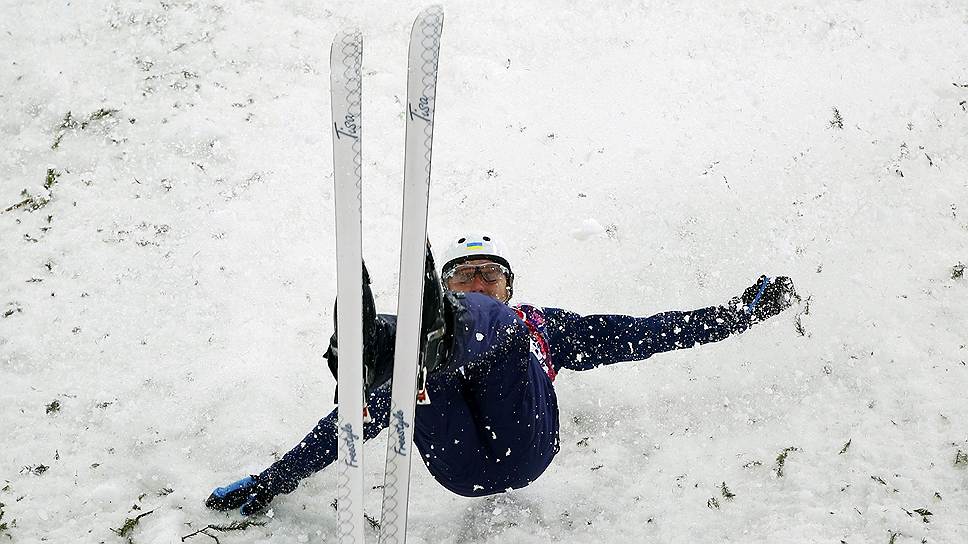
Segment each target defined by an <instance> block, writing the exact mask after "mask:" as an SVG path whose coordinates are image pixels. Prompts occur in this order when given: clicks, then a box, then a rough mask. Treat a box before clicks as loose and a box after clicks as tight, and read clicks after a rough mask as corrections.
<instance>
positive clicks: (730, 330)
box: [543, 276, 796, 370]
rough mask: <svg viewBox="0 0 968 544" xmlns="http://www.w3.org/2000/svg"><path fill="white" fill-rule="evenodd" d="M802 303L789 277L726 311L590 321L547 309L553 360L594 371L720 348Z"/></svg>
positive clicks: (765, 283) (762, 283)
mask: <svg viewBox="0 0 968 544" xmlns="http://www.w3.org/2000/svg"><path fill="white" fill-rule="evenodd" d="M794 298H796V292H795V291H794V289H793V282H792V281H790V279H789V278H786V277H782V276H781V277H778V278H775V279H774V280H770V279H769V278H767V277H766V276H761V277H760V278H759V279H758V280H757V282H756V283H755V284H754V285H752V286H751V287H749V288H747V289H746V291H745V292H744V293H743V295H742V296H741V297H736V298H734V299H732V300H731V301H730V302H729V303H727V304H725V305H721V306H710V307H708V308H701V309H698V310H693V311H688V312H663V313H660V314H656V315H653V316H650V317H631V316H626V315H587V316H581V315H578V314H576V313H573V312H568V311H565V310H560V309H556V308H545V309H544V310H543V313H544V315H545V317H546V319H547V329H546V330H547V334H548V337H549V338H548V341H549V347H550V349H551V358H552V361H553V363H554V365H555V368H556V369H560V368H568V369H571V370H588V369H591V368H595V367H597V366H601V365H607V364H612V363H617V362H620V361H638V360H642V359H647V358H649V357H651V356H652V355H654V354H656V353H662V352H665V351H671V350H674V349H682V348H691V347H693V346H696V345H699V344H706V343H709V342H718V341H719V340H723V339H725V338H727V337H729V336H731V335H733V334H738V333H741V332H743V331H745V330H746V329H748V328H749V327H750V325H752V324H753V323H756V322H758V321H761V320H763V319H767V318H769V317H771V316H773V315H776V314H777V313H779V312H781V311H783V310H784V309H786V308H787V307H789V306H790V304H792V301H793V299H794Z"/></svg>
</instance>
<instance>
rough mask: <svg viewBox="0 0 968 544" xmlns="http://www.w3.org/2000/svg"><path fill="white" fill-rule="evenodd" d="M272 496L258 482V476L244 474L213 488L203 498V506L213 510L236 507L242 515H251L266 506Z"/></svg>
mask: <svg viewBox="0 0 968 544" xmlns="http://www.w3.org/2000/svg"><path fill="white" fill-rule="evenodd" d="M274 496H275V495H273V494H272V492H271V491H269V489H268V488H267V487H266V486H265V485H263V484H262V483H261V482H259V478H258V476H246V477H245V478H242V479H241V480H239V481H237V482H233V483H231V484H229V485H227V486H225V487H217V488H215V491H212V494H211V495H209V496H208V499H206V500H205V506H207V507H209V508H211V509H213V510H232V509H234V508H238V509H239V513H241V514H242V515H243V516H251V515H252V514H257V513H259V512H261V511H263V510H265V509H266V508H268V507H269V503H270V502H272V497H274Z"/></svg>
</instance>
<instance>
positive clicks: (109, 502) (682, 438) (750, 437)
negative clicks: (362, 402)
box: [0, 0, 968, 544]
mask: <svg viewBox="0 0 968 544" xmlns="http://www.w3.org/2000/svg"><path fill="white" fill-rule="evenodd" d="M327 5H328V4H326V3H321V2H309V1H304V0H292V1H288V2H284V3H277V4H271V3H230V2H224V3H222V2H212V1H206V0H202V1H193V2H186V1H182V0H172V1H169V2H158V3H143V2H135V1H133V0H114V1H112V2H107V3H104V4H103V5H99V6H88V5H87V4H82V3H77V2H74V3H64V2H38V3H30V4H24V5H18V4H15V3H11V2H7V3H6V4H5V5H4V6H3V7H2V8H0V14H2V16H0V30H2V31H0V45H2V47H0V61H2V65H3V66H4V70H2V71H0V97H2V98H3V103H4V112H3V114H2V115H0V143H2V147H3V149H4V150H5V152H4V153H3V154H2V155H0V210H5V209H7V208H8V207H11V206H14V205H17V204H19V203H23V204H22V205H20V206H19V207H15V208H14V209H11V210H9V211H6V212H4V213H2V214H0V316H3V317H0V383H2V384H3V386H2V387H0V410H2V414H3V415H2V419H0V437H2V444H3V445H2V447H0V503H2V504H3V506H2V509H0V511H2V517H0V540H4V537H5V536H9V539H8V540H10V541H12V542H36V541H39V540H40V539H42V538H46V540H47V541H50V542H67V541H70V542H123V541H125V538H127V537H130V538H131V539H132V541H133V542H137V543H139V544H141V543H163V542H164V543H167V542H180V541H181V537H183V536H185V535H188V534H190V533H193V532H195V531H197V530H199V529H201V528H203V527H205V526H206V525H209V524H216V525H226V524H228V523H230V522H231V521H233V520H236V519H237V514H234V513H232V514H221V513H216V512H211V511H208V510H206V509H205V508H204V506H203V505H202V501H203V500H204V498H205V497H206V496H207V494H208V493H209V492H210V490H211V489H212V488H213V487H215V486H217V485H224V484H225V483H227V482H230V481H233V480H235V479H237V478H239V477H241V476H242V475H245V474H248V473H251V472H257V471H259V470H261V469H262V468H264V467H265V466H266V465H267V464H269V463H271V462H272V460H273V459H274V458H275V457H276V456H278V455H281V454H282V453H284V452H285V451H287V450H288V449H289V448H290V447H291V446H292V445H294V444H296V443H297V442H298V440H299V439H300V438H301V437H302V436H303V435H304V433H305V432H306V431H308V430H309V429H310V428H311V427H312V426H313V425H314V424H315V422H316V421H317V420H318V419H319V418H320V417H322V416H324V415H325V414H326V413H328V411H329V410H330V409H331V408H332V405H331V399H332V392H333V386H334V383H333V381H332V379H331V377H330V374H329V371H328V369H327V368H326V366H325V364H324V361H323V359H322V353H323V351H324V350H325V347H326V343H327V341H328V337H329V334H330V329H331V323H332V316H331V314H330V312H331V308H332V300H333V296H334V295H335V265H334V263H333V261H332V255H333V253H334V244H335V242H334V237H333V231H334V226H333V219H332V205H333V204H332V203H333V197H332V194H333V190H332V174H331V171H332V161H331V151H330V150H331V142H330V141H329V129H328V126H329V123H330V119H329V113H328V112H329V104H328V102H327V100H328V99H327V96H328V86H327V85H328V83H327V82H328V78H329V74H328V73H327V68H326V66H327V59H328V51H329V43H330V41H331V39H332V37H333V36H334V35H335V33H336V32H337V30H338V29H340V28H342V27H344V26H346V25H350V24H357V25H359V26H360V27H361V29H362V30H363V32H364V34H365V43H366V51H365V53H364V72H365V76H364V77H365V80H364V84H363V87H364V109H363V119H364V121H363V122H364V126H365V140H364V145H363V153H364V208H363V209H364V251H365V253H366V256H367V261H368V265H369V268H370V270H371V272H372V275H373V280H374V289H375V293H376V297H377V304H378V306H380V310H381V311H389V312H392V311H394V305H395V301H396V268H397V263H398V249H399V247H398V245H399V243H398V240H399V232H400V231H399V214H400V197H401V181H402V177H403V175H402V172H403V117H402V111H403V105H402V101H403V100H405V70H406V68H405V64H406V62H405V60H406V44H407V33H408V31H409V25H410V23H411V21H412V19H413V16H414V15H415V14H416V13H417V12H418V11H419V9H420V8H422V7H423V4H419V3H414V2H412V1H405V2H396V3H363V2H359V3H356V4H354V5H353V7H352V8H349V7H347V8H342V7H340V8H334V7H327ZM444 7H445V10H446V13H447V28H446V30H445V32H444V36H443V44H442V49H441V60H440V80H439V83H438V109H437V112H438V115H437V119H436V125H437V126H436V129H435V142H434V143H435V150H434V151H435V152H434V165H433V179H434V186H433V189H432V194H431V218H430V234H431V239H432V241H439V240H443V239H445V237H447V236H449V235H450V234H451V233H452V232H454V230H455V229H456V228H457V226H458V225H472V226H473V225H490V226H492V227H493V228H494V229H495V230H496V231H498V232H500V233H503V234H504V237H505V238H506V239H507V241H508V242H509V245H511V246H512V247H513V249H514V255H515V259H514V261H513V262H514V264H515V270H516V273H517V282H516V285H515V298H516V299H517V300H518V301H526V302H530V303H534V304H538V305H548V306H559V307H564V308H568V309H571V310H575V311H579V312H584V313H595V312H609V313H629V314H636V315H649V314H652V313H656V312H659V311H664V310H670V309H691V308H697V307H701V306H705V305H710V304H718V303H721V302H723V301H725V300H727V299H728V298H729V297H731V296H734V295H738V294H739V293H741V292H742V290H743V288H745V287H746V286H748V285H749V284H750V283H752V281H753V280H754V279H755V278H756V277H757V276H758V275H759V274H760V273H767V274H786V275H790V276H792V277H793V278H794V281H795V282H796V284H797V287H798V289H799V291H800V293H801V294H802V295H803V297H804V298H805V302H804V303H803V304H801V306H800V307H798V308H793V309H791V310H790V311H788V312H786V313H785V314H783V315H782V316H780V317H778V318H776V319H774V320H771V321H770V322H768V323H764V324H762V325H758V326H756V327H754V328H753V329H752V330H750V331H749V332H748V333H746V334H744V335H742V336H739V337H736V338H732V339H729V340H727V341H724V342H721V343H718V344H714V345H708V346H703V347H700V348H697V349H694V350H684V351H680V352H676V353H669V354H663V355H658V356H655V357H653V358H652V359H650V360H648V361H644V362H639V363H628V364H624V365H616V366H612V367H609V368H604V369H598V370H595V371H590V372H585V373H574V372H563V373H562V374H561V375H560V376H559V377H558V380H557V381H556V386H557V391H558V396H559V401H560V407H561V420H562V428H561V441H562V451H561V452H560V453H559V454H558V457H557V459H556V460H555V462H554V463H553V465H552V467H551V468H550V469H549V470H548V471H547V472H546V473H545V474H544V475H543V476H542V477H541V478H540V479H539V480H538V481H537V482H535V483H534V484H532V485H531V486H530V487H528V488H526V489H522V490H517V491H514V492H511V493H508V494H506V495H501V496H494V497H488V498H479V499H467V498H462V497H456V496H453V495H452V494H450V493H449V492H447V491H446V490H445V489H443V488H442V487H441V486H439V485H438V484H436V482H434V481H433V479H432V478H431V477H430V476H429V474H428V473H427V471H426V469H425V468H423V466H422V465H421V464H419V463H415V465H414V467H415V468H414V471H415V472H414V481H413V488H412V493H411V508H410V511H411V523H410V532H409V534H410V539H411V541H412V542H414V543H422V542H452V543H482V542H546V541H549V540H552V541H561V542H585V541H595V542H617V541H619V540H622V541H625V540H628V541H633V542H839V541H845V542H848V543H851V544H853V543H856V542H884V543H887V542H889V541H893V542H896V543H897V544H901V543H905V542H922V541H925V542H964V541H968V522H966V517H965V512H966V511H968V495H966V485H968V472H966V471H968V457H966V458H965V460H964V462H962V463H956V459H960V458H959V457H958V455H959V452H961V453H962V454H964V453H968V427H966V424H965V422H966V421H968V401H966V400H965V395H964V391H965V390H966V387H968V367H966V362H968V348H966V343H968V336H966V334H965V331H966V330H968V312H966V311H965V303H966V301H968V283H966V282H968V279H966V278H965V277H960V278H956V277H953V276H956V275H957V274H956V273H955V272H954V270H953V267H956V266H957V265H958V264H959V263H968V181H966V180H968V113H966V108H968V106H966V101H968V63H966V62H965V57H964V51H966V50H968V8H966V7H965V6H964V5H961V4H959V3H957V2H953V3H938V2H922V1H913V0H912V1H908V2H903V3H901V4H900V5H899V4H897V3H893V2H886V1H875V2H867V3H856V2H806V3H803V2H800V3H797V2H789V1H781V2H774V3H759V2H754V3H744V4H743V5H742V6H741V5H739V4H734V3H724V4H723V5H716V6H714V5H707V4H706V3H703V2H649V3H632V2H628V3H610V4H609V6H608V7H591V5H589V6H583V7H580V6H577V5H574V4H564V3H556V2H551V1H547V0H544V1H539V2H534V3H528V5H521V3H515V2H498V3H493V2H492V3H488V4H487V5H483V4H472V3H469V2H468V3H462V2H444ZM48 169H50V170H51V174H50V175H48ZM45 184H46V185H47V186H46V187H45ZM32 207H36V209H34V210H31V209H30V208H32ZM806 301H809V307H808V306H807V302H806ZM383 440H384V438H383V437H381V438H380V439H378V440H376V441H373V442H370V443H369V444H368V445H367V447H366V448H365V454H366V456H367V458H368V460H369V461H368V469H367V471H368V478H370V480H369V481H371V482H373V484H374V485H377V484H379V483H382V478H381V476H382V467H383V451H384V443H383ZM848 444H849V445H848ZM789 448H795V449H789ZM784 452H785V453H784ZM779 459H782V476H779V475H778V473H780V472H781V471H780V468H781V467H780V464H781V462H780V461H779ZM334 497H335V475H334V474H332V472H331V471H324V472H322V473H321V474H318V475H317V476H315V477H314V478H311V479H309V480H307V481H305V482H304V483H303V485H301V486H300V488H299V489H298V490H297V491H296V492H294V493H292V494H290V495H288V496H283V497H279V498H278V499H277V500H276V501H275V502H274V504H273V507H274V508H273V517H271V518H269V517H264V516H263V517H260V518H259V519H258V521H260V522H266V524H265V525H264V526H255V527H250V528H248V529H246V530H245V531H243V532H233V533H218V536H219V537H220V539H221V540H222V542H233V543H235V542H238V543H245V542H280V543H281V542H292V541H297V542H307V541H320V542H322V541H329V540H332V539H333V538H334V536H333V535H334V534H335V522H334V518H335V513H334V510H333V509H332V507H331V506H330V503H331V502H332V500H333V498H334ZM379 500H380V490H373V491H370V492H368V495H367V497H366V510H367V511H368V512H369V513H370V514H372V515H378V513H379ZM922 509H923V511H926V512H930V515H925V514H922V513H919V512H916V511H915V510H922ZM149 511H151V512H152V513H151V514H148V515H146V516H144V517H142V518H140V519H139V520H138V522H137V525H136V526H135V527H134V528H133V529H131V530H130V531H129V532H127V533H126V536H125V537H124V538H122V537H121V536H119V535H118V534H116V532H112V529H114V530H116V531H117V532H122V531H121V528H122V527H123V526H124V524H125V520H126V519H134V518H135V517H137V516H138V515H139V514H144V513H146V512H149ZM3 524H6V526H5V527H4V525H3ZM893 535H896V536H893ZM369 536H370V537H374V536H375V534H374V533H371V534H370V535H369ZM199 539H201V540H199ZM892 539H893V540H892ZM922 539H924V540H922ZM207 540H208V539H207V538H205V537H204V535H198V536H196V537H193V538H192V539H189V540H188V541H187V542H192V541H196V542H198V541H207Z"/></svg>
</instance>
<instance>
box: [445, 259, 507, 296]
mask: <svg viewBox="0 0 968 544" xmlns="http://www.w3.org/2000/svg"><path fill="white" fill-rule="evenodd" d="M444 284H445V285H444V286H445V287H446V288H447V289H449V290H451V291H454V292H457V293H481V294H484V295H488V296H490V297H493V298H495V299H497V300H500V301H501V302H505V303H506V302H507V301H508V277H507V269H506V268H504V267H503V266H501V265H499V264H497V263H495V262H492V261H489V260H487V259H475V260H473V261H467V262H465V263H461V264H459V265H457V266H456V267H455V268H454V269H453V270H451V271H450V272H448V274H447V276H446V277H445V278H444Z"/></svg>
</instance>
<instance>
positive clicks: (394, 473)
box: [380, 6, 444, 544]
mask: <svg viewBox="0 0 968 544" xmlns="http://www.w3.org/2000/svg"><path fill="white" fill-rule="evenodd" d="M443 22H444V12H443V9H442V8H441V7H440V6H431V7H429V8H427V9H425V10H423V11H422V12H421V13H420V14H419V15H418V16H417V18H416V20H415V21H414V23H413V29H412V30H411V32H410V48H409V58H408V64H407V105H406V107H407V111H406V112H405V114H406V121H407V128H406V144H405V160H404V176H403V228H402V231H403V232H402V235H401V244H400V294H399V299H398V303H397V338H396V347H395V354H396V355H395V358H394V363H393V365H394V366H393V389H392V399H391V401H390V422H389V436H388V440H387V457H386V472H385V474H384V486H383V512H382V517H381V521H380V542H381V543H382V544H398V543H399V544H402V543H404V542H406V540H407V506H408V501H409V495H410V452H411V449H412V447H413V430H414V427H415V426H414V411H415V406H414V405H415V403H416V393H417V373H418V371H419V370H420V368H421V361H420V321H421V315H422V312H421V304H422V302H423V284H424V260H425V255H426V251H427V210H428V203H429V198H430V156H431V144H432V142H433V132H434V109H435V106H436V89H437V58H438V53H439V51H440V33H441V30H442V28H443Z"/></svg>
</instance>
